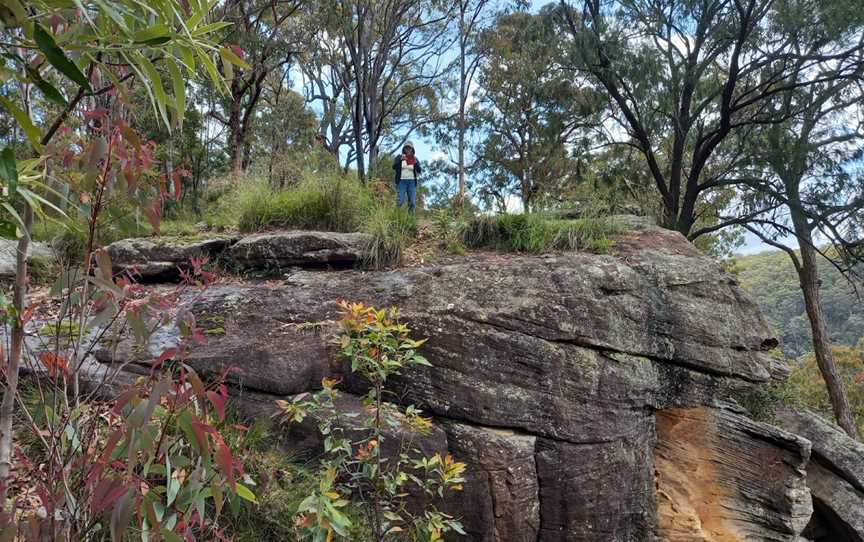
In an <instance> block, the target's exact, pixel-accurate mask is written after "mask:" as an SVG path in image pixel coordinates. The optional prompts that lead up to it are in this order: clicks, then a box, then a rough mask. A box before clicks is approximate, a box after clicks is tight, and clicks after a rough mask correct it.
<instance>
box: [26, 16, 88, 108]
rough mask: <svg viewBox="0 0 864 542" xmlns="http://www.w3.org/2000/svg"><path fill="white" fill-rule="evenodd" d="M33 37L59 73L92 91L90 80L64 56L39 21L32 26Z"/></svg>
mask: <svg viewBox="0 0 864 542" xmlns="http://www.w3.org/2000/svg"><path fill="white" fill-rule="evenodd" d="M33 39H34V40H35V41H36V45H38V46H39V49H40V50H41V51H42V53H43V54H44V55H45V58H47V59H48V62H50V63H51V65H52V66H54V67H55V68H57V70H58V71H60V73H62V74H63V75H65V76H66V77H68V78H69V79H71V80H73V81H75V82H76V83H78V85H80V86H82V87H84V89H85V90H87V92H91V93H92V92H93V89H92V88H90V81H88V80H87V77H85V76H84V74H83V73H82V72H81V70H79V69H78V66H76V65H75V63H74V62H72V61H71V60H69V58H67V57H66V54H65V53H64V52H63V50H62V49H60V48H59V47H57V43H56V42H55V41H54V38H53V37H51V34H49V33H48V31H47V30H45V29H44V28H42V25H40V24H39V23H34V28H33Z"/></svg>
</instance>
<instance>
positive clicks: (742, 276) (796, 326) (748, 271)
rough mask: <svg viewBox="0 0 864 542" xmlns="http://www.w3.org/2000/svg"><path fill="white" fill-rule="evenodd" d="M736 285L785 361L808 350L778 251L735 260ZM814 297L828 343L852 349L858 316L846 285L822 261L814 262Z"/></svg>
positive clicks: (860, 330)
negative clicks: (776, 341)
mask: <svg viewBox="0 0 864 542" xmlns="http://www.w3.org/2000/svg"><path fill="white" fill-rule="evenodd" d="M735 268H736V272H737V274H738V278H739V280H740V281H741V284H742V286H744V288H745V289H746V290H747V291H748V292H750V294H751V295H752V296H753V299H754V300H755V301H756V303H758V304H759V307H760V308H761V309H762V313H763V314H764V315H765V318H766V319H767V320H768V323H769V324H770V325H771V327H772V328H773V329H774V331H775V332H776V333H777V337H778V339H779V340H780V348H781V349H782V350H783V353H784V354H786V355H787V356H789V357H799V356H802V355H805V354H808V353H809V352H811V351H812V350H813V345H812V343H811V342H810V324H809V322H808V321H807V315H806V314H805V311H804V299H803V296H802V294H801V288H800V286H799V284H798V276H797V274H796V273H795V269H794V268H793V267H792V262H791V261H790V260H789V257H788V256H786V254H784V253H783V252H767V253H762V254H754V255H751V256H740V257H737V258H736V259H735ZM819 272H820V276H821V281H822V283H821V286H820V293H821V294H822V304H823V310H824V312H825V317H826V320H827V322H828V330H829V333H830V338H831V342H832V343H834V344H837V345H843V346H855V345H856V344H858V342H859V341H861V339H862V338H864V312H862V310H861V302H860V301H859V300H858V298H857V297H856V296H855V294H854V292H853V290H852V287H851V286H850V284H849V282H848V281H847V280H846V279H845V278H844V277H843V276H842V275H841V274H840V273H839V272H838V271H837V270H836V269H835V268H834V267H832V266H831V265H830V264H829V263H828V262H827V261H822V262H820V266H819Z"/></svg>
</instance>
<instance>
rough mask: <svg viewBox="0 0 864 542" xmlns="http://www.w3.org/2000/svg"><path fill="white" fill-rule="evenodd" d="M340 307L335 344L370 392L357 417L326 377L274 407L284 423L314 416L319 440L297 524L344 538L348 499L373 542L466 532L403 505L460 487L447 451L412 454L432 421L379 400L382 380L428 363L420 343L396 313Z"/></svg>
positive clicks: (457, 466) (458, 471)
mask: <svg viewBox="0 0 864 542" xmlns="http://www.w3.org/2000/svg"><path fill="white" fill-rule="evenodd" d="M339 310H340V313H341V316H342V317H341V320H340V321H339V323H340V326H341V328H342V333H341V335H339V336H338V337H337V338H335V339H334V343H335V344H336V345H337V346H338V348H339V355H340V357H342V358H343V359H345V360H347V361H350V362H351V371H352V372H354V373H356V374H359V375H361V376H362V377H364V378H365V379H366V380H367V381H368V382H369V384H370V389H369V392H368V393H367V394H366V396H365V397H364V399H363V409H362V412H361V413H360V414H352V413H345V412H342V411H341V410H340V409H339V408H338V406H337V399H338V397H339V392H338V391H337V390H336V389H335V386H336V384H338V381H335V380H331V379H324V381H323V382H322V385H323V390H322V391H320V392H318V393H316V394H314V395H311V396H307V395H303V396H300V397H297V398H295V400H293V401H280V402H279V406H280V407H281V409H282V412H283V415H284V417H285V418H286V419H287V420H288V421H289V422H301V421H303V419H305V418H306V417H307V416H310V415H314V416H316V418H317V419H319V420H320V422H319V430H320V432H321V434H322V435H323V436H324V450H325V453H326V459H325V460H324V461H323V463H322V469H321V476H320V484H319V487H318V489H317V490H316V491H315V492H313V493H312V494H311V495H309V496H308V497H307V498H306V499H305V500H304V501H303V502H302V503H301V504H300V506H299V508H298V510H297V520H296V521H297V525H298V527H300V528H301V529H302V530H303V531H304V533H305V534H306V535H308V536H309V538H311V539H312V540H314V541H315V542H319V541H320V542H324V541H327V540H331V539H332V537H333V536H334V535H338V536H341V537H344V538H349V539H350V537H351V529H352V527H353V525H352V522H351V520H350V519H349V517H348V516H347V515H346V514H345V513H344V510H345V509H346V507H347V506H348V505H349V504H350V502H351V501H350V499H351V498H352V497H353V498H355V499H359V500H360V501H361V503H362V504H363V505H364V506H363V508H364V510H365V511H366V512H367V517H368V522H369V525H370V526H371V531H372V534H373V536H374V540H375V541H376V542H385V541H388V540H403V539H406V538H407V539H409V540H423V541H430V542H434V541H438V540H443V535H444V533H447V532H456V533H459V534H465V533H464V531H463V530H462V525H461V524H460V523H459V521H457V520H456V519H455V518H453V517H452V516H449V515H447V514H445V513H443V512H441V511H439V510H438V509H437V508H436V507H435V506H434V505H431V504H430V505H427V506H425V507H423V508H422V509H421V510H419V511H418V510H417V509H416V507H415V508H413V509H411V508H410V507H409V506H408V498H409V496H412V495H413V496H414V497H417V498H419V499H422V500H423V501H424V502H429V501H431V500H432V499H434V498H436V497H437V498H441V497H443V496H444V494H445V492H446V491H459V490H461V489H462V483H463V482H464V479H463V477H462V474H463V472H464V470H465V465H464V464H463V463H460V462H457V461H455V460H454V459H453V458H452V457H451V456H450V455H449V454H447V455H444V456H442V455H441V454H434V455H432V456H431V457H426V456H424V455H423V454H422V453H421V452H420V451H419V450H417V449H414V448H413V437H415V436H417V435H422V434H426V433H428V432H429V431H430V430H431V429H432V422H431V420H430V419H428V418H426V417H423V416H422V415H421V414H422V412H421V411H420V410H418V409H416V408H415V407H413V406H409V407H407V408H406V409H405V410H404V411H400V410H399V409H398V408H397V407H396V405H394V404H392V403H389V402H387V401H385V400H384V397H385V394H386V390H385V384H386V382H387V380H388V378H390V377H391V376H394V375H396V374H399V373H400V372H401V371H402V370H403V369H406V368H409V367H412V366H417V365H425V366H429V365H430V364H429V362H428V361H427V360H426V359H425V358H424V357H423V356H421V355H420V354H418V353H417V349H418V348H419V347H420V346H421V345H422V344H423V343H424V342H426V339H422V340H414V339H412V338H411V336H410V335H411V330H410V328H409V327H408V326H407V325H405V324H403V323H400V322H399V320H398V311H397V310H396V309H395V308H393V309H390V310H377V309H375V308H374V307H367V306H365V305H363V304H360V303H346V302H340V304H339Z"/></svg>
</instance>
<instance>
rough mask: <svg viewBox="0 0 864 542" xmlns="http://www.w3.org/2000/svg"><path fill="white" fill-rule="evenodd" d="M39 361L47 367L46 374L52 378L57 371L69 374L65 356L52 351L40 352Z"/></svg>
mask: <svg viewBox="0 0 864 542" xmlns="http://www.w3.org/2000/svg"><path fill="white" fill-rule="evenodd" d="M39 361H40V362H42V365H44V366H45V368H46V369H48V376H50V377H51V378H54V377H55V376H57V373H58V371H59V372H62V373H63V374H65V375H68V374H69V367H68V364H67V362H66V358H64V357H63V356H61V355H59V354H56V353H54V352H42V353H40V354H39Z"/></svg>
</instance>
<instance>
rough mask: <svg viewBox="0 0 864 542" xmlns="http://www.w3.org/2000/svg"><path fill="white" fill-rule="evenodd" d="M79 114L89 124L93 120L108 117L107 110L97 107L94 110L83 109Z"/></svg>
mask: <svg viewBox="0 0 864 542" xmlns="http://www.w3.org/2000/svg"><path fill="white" fill-rule="evenodd" d="M81 114H82V115H83V116H84V120H85V121H86V122H90V121H91V120H93V119H99V120H101V119H104V118H105V117H107V116H108V110H107V109H105V108H104V107H97V108H95V109H85V110H83V111H82V112H81Z"/></svg>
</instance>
